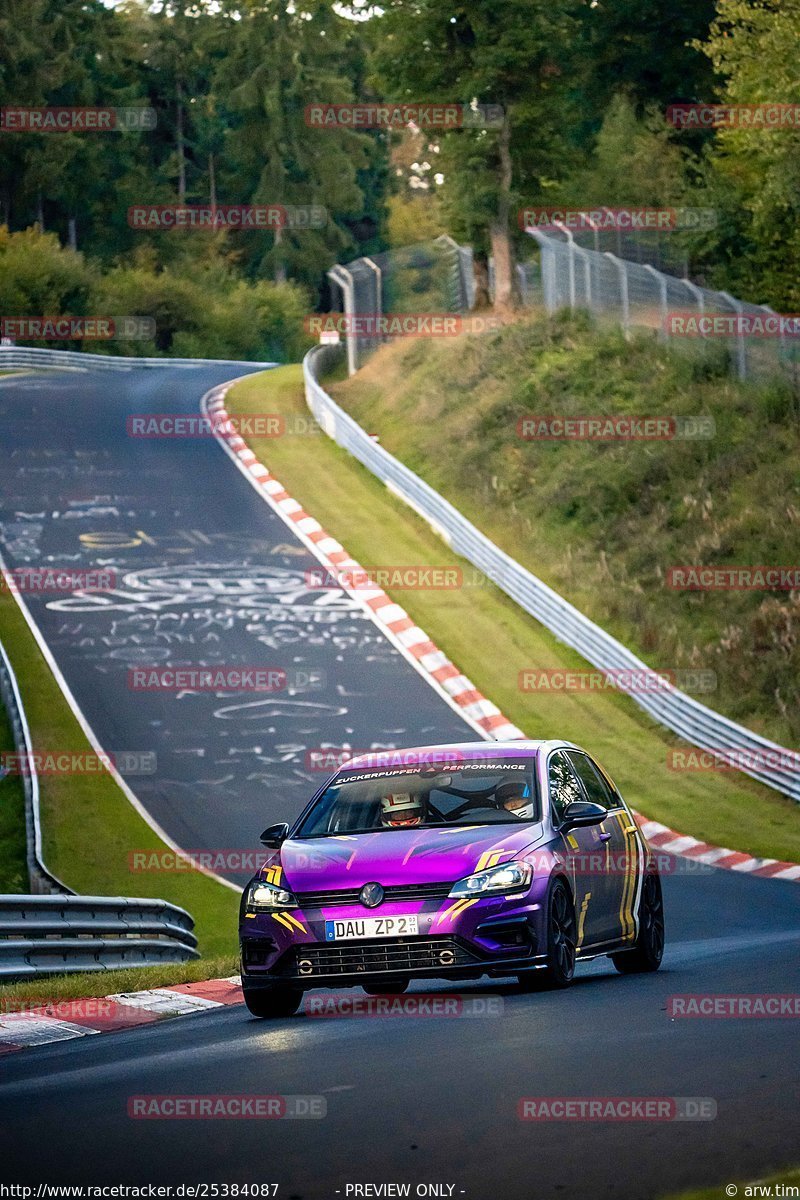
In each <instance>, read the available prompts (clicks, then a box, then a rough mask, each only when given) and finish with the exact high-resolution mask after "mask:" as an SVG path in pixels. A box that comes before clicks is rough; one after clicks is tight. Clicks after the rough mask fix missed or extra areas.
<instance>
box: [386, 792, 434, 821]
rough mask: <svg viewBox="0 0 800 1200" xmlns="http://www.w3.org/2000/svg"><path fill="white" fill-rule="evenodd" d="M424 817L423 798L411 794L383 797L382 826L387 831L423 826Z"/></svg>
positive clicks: (394, 793) (392, 794)
mask: <svg viewBox="0 0 800 1200" xmlns="http://www.w3.org/2000/svg"><path fill="white" fill-rule="evenodd" d="M424 815H425V809H424V806H423V802H422V796H412V795H411V793H410V792H390V793H389V795H388V796H381V824H382V825H383V826H384V827H385V828H386V829H412V828H413V827H414V826H416V825H421V824H422V819H423V817H424Z"/></svg>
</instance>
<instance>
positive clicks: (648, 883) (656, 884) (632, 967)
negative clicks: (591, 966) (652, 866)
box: [611, 873, 664, 975]
mask: <svg viewBox="0 0 800 1200" xmlns="http://www.w3.org/2000/svg"><path fill="white" fill-rule="evenodd" d="M663 957H664V898H663V896H662V894H661V880H660V879H659V877H658V875H656V874H655V873H653V874H651V875H647V876H646V877H645V881H644V885H643V887H642V899H641V901H640V902H639V933H638V936H637V938H636V942H635V943H634V947H633V949H632V950H622V951H620V953H619V954H612V955H611V961H612V962H613V964H614V966H615V967H616V968H617V970H618V971H619V973H620V975H635V974H639V973H642V972H647V971H657V970H658V968H659V967H660V966H661V960H662V958H663Z"/></svg>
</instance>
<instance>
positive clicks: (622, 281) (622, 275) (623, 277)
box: [605, 250, 631, 337]
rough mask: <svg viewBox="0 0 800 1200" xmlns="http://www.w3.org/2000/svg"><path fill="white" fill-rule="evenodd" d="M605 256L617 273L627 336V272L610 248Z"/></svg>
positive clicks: (629, 311)
mask: <svg viewBox="0 0 800 1200" xmlns="http://www.w3.org/2000/svg"><path fill="white" fill-rule="evenodd" d="M605 256H606V258H608V259H610V260H611V262H612V263H613V264H614V266H615V267H616V268H617V272H618V273H619V294H620V299H621V300H622V328H623V330H624V332H625V336H626V337H627V336H628V332H629V330H630V325H631V306H630V301H629V299H628V272H627V270H626V269H625V263H624V262H623V261H622V259H621V258H617V256H616V254H612V253H611V251H610V250H606V251H605Z"/></svg>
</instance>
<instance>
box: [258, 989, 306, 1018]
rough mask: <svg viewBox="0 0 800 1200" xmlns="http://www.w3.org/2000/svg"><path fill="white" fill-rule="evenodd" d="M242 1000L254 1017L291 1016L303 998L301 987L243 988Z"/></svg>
mask: <svg viewBox="0 0 800 1200" xmlns="http://www.w3.org/2000/svg"><path fill="white" fill-rule="evenodd" d="M243 991H244V1002H245V1004H246V1005H247V1008H248V1010H249V1012H251V1013H252V1014H253V1016H254V1017H292V1016H294V1014H295V1013H296V1012H297V1010H298V1008H299V1007H300V1001H301V1000H302V999H303V992H302V989H300V990H298V989H296V988H289V987H276V988H251V989H248V988H244V989H243Z"/></svg>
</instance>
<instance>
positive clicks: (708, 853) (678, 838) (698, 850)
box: [636, 813, 800, 883]
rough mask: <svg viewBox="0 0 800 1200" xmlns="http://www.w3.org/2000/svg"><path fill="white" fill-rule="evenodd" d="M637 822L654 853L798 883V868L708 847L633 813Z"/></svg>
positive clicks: (741, 853)
mask: <svg viewBox="0 0 800 1200" xmlns="http://www.w3.org/2000/svg"><path fill="white" fill-rule="evenodd" d="M636 821H637V823H638V825H639V828H640V829H641V831H642V833H643V834H644V836H645V837H646V838H647V840H648V842H649V843H650V845H651V846H652V847H653V849H654V850H663V851H664V852H665V853H667V854H677V855H679V856H680V857H681V858H689V859H693V860H694V861H695V862H700V863H706V864H708V865H709V866H712V867H724V868H725V869H726V870H728V871H739V872H741V873H742V874H743V875H759V876H761V877H763V878H766V879H786V880H789V881H790V882H794V883H797V882H798V881H800V865H798V864H797V863H790V862H779V861H778V859H777V858H754V857H753V856H752V855H751V854H745V853H743V852H742V851H741V850H726V849H725V848H724V847H722V846H711V845H709V843H708V842H701V841H700V840H699V839H698V838H693V837H689V836H688V835H686V834H683V833H676V832H675V830H674V829H669V828H668V827H667V826H666V825H662V824H660V822H658V821H649V820H648V819H647V817H643V816H642V815H641V813H636Z"/></svg>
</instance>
